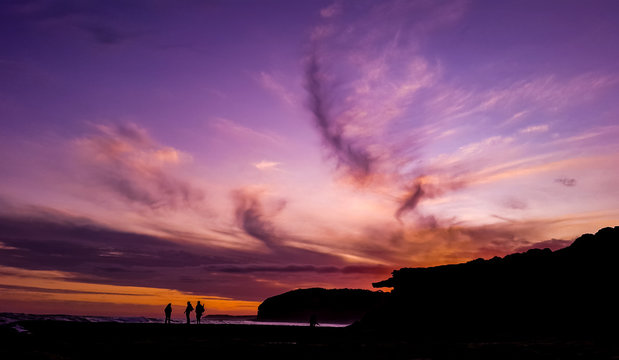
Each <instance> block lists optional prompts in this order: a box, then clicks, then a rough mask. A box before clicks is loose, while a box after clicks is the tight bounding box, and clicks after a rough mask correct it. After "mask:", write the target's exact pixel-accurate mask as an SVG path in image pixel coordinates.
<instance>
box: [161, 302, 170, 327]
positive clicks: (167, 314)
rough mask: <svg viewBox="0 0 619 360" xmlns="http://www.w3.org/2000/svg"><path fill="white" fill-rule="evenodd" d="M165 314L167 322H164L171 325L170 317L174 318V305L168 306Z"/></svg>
mask: <svg viewBox="0 0 619 360" xmlns="http://www.w3.org/2000/svg"><path fill="white" fill-rule="evenodd" d="M163 312H164V313H165V322H164V324H169V323H170V316H172V303H169V304H168V306H166V307H165V309H164V310H163Z"/></svg>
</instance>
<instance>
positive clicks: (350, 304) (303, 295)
mask: <svg viewBox="0 0 619 360" xmlns="http://www.w3.org/2000/svg"><path fill="white" fill-rule="evenodd" d="M387 295H388V294H387V293H383V292H381V291H376V292H375V291H370V290H361V289H322V288H310V289H297V290H292V291H288V292H286V293H283V294H280V295H276V296H273V297H270V298H267V299H266V300H264V301H263V302H262V303H261V304H260V306H258V316H257V318H258V320H260V321H301V322H308V321H309V319H310V317H311V316H312V315H315V316H316V318H317V320H318V323H321V322H325V323H327V322H333V323H351V322H353V321H357V320H360V319H361V318H362V317H363V315H365V314H366V313H367V312H368V311H369V310H370V309H372V308H374V307H376V306H378V305H379V304H381V302H382V301H383V300H384V299H385V298H386V296H387Z"/></svg>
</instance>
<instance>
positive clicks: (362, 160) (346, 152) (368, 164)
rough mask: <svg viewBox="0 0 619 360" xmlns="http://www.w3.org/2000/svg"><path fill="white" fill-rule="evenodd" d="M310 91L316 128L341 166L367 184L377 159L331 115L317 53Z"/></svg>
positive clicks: (312, 63)
mask: <svg viewBox="0 0 619 360" xmlns="http://www.w3.org/2000/svg"><path fill="white" fill-rule="evenodd" d="M305 74H306V88H307V91H308V94H309V108H310V111H311V112H312V114H313V119H314V125H315V126H316V128H317V129H318V131H319V133H320V135H321V138H322V140H323V143H324V144H325V146H326V147H327V148H328V151H329V152H330V154H331V155H332V156H333V157H335V158H336V161H337V163H338V166H339V167H341V168H343V169H344V171H345V172H347V173H349V174H350V175H352V177H353V178H355V179H356V180H358V181H360V182H364V181H365V180H366V178H367V177H368V176H369V175H370V174H371V172H372V163H373V161H374V160H373V159H372V157H371V156H370V154H369V152H368V151H367V149H365V148H364V147H363V146H362V145H360V144H358V143H355V142H353V141H351V140H350V139H349V138H347V137H345V136H344V130H343V125H342V124H341V123H340V121H338V119H336V118H334V117H333V116H332V114H330V112H329V101H330V99H329V97H328V90H327V89H326V86H325V85H326V84H325V83H324V75H323V74H322V73H321V71H320V64H319V63H318V58H317V54H316V53H312V54H311V55H310V59H309V61H308V63H307V66H306V69H305Z"/></svg>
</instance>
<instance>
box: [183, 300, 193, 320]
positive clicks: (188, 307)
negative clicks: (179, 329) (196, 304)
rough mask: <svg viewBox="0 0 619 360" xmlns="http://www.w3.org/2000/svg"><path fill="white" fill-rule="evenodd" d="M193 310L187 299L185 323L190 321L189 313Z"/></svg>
mask: <svg viewBox="0 0 619 360" xmlns="http://www.w3.org/2000/svg"><path fill="white" fill-rule="evenodd" d="M192 311H193V306H191V302H189V301H187V307H186V308H185V315H186V316H187V324H190V323H191V320H189V314H191V312H192Z"/></svg>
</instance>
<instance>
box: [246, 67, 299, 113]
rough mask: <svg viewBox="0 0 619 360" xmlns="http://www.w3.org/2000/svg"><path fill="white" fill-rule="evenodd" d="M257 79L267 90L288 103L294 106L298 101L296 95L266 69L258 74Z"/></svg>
mask: <svg viewBox="0 0 619 360" xmlns="http://www.w3.org/2000/svg"><path fill="white" fill-rule="evenodd" d="M256 79H257V81H258V82H259V83H260V85H262V87H264V88H265V89H266V90H268V91H270V92H271V93H273V94H274V95H275V96H276V97H277V98H279V99H280V100H281V101H282V102H284V103H285V104H287V105H290V106H294V105H296V104H297V103H298V101H297V99H296V96H295V95H294V94H293V93H292V92H291V91H290V90H288V89H287V88H286V87H285V86H284V85H283V84H282V83H281V81H278V80H277V79H276V78H275V76H274V75H272V74H269V73H268V72H266V71H261V72H260V73H259V74H258V75H257V76H256Z"/></svg>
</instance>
